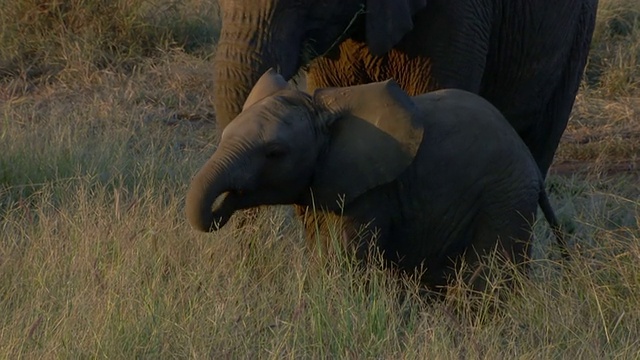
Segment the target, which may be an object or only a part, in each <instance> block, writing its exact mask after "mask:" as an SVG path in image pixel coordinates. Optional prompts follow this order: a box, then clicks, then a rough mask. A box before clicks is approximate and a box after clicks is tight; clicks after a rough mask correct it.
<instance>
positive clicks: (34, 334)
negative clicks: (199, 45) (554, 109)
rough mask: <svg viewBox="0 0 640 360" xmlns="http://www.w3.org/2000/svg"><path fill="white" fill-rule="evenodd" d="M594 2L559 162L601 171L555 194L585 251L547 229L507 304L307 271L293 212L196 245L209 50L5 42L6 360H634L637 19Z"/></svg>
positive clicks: (320, 268)
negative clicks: (557, 248) (594, 18)
mask: <svg viewBox="0 0 640 360" xmlns="http://www.w3.org/2000/svg"><path fill="white" fill-rule="evenodd" d="M42 3H45V2H42ZM184 3H185V5H183V7H180V5H179V3H177V2H175V3H174V2H169V1H157V2H156V3H155V6H159V7H158V8H160V9H165V8H166V9H169V8H171V7H170V6H169V5H173V6H174V7H173V8H172V9H175V12H174V14H183V15H180V16H185V17H190V16H193V14H194V13H192V12H189V11H187V10H185V9H187V8H190V7H189V5H192V7H191V8H192V9H193V8H197V7H198V6H202V9H203V11H202V12H201V14H214V11H215V10H213V9H210V8H207V7H206V4H205V2H202V3H201V2H199V1H195V0H193V1H188V2H184ZM33 4H37V3H36V2H29V1H20V2H6V3H3V4H2V5H3V6H5V7H0V27H2V29H3V34H5V31H7V30H6V29H13V28H15V27H17V26H23V25H24V24H22V23H18V24H16V22H15V21H8V20H7V19H9V20H11V19H22V17H16V16H15V14H16V13H13V12H11V13H10V12H9V11H17V10H16V9H18V8H19V7H20V6H23V7H27V6H33ZM47 4H62V2H59V3H58V2H48V3H47ZM69 4H73V5H74V6H80V5H82V4H92V6H107V3H106V2H105V3H102V2H97V1H96V2H90V1H89V2H79V1H78V2H69ZM109 4H116V5H113V6H120V7H121V10H114V13H115V15H114V16H113V17H114V18H116V19H118V18H121V17H122V16H124V15H127V14H128V12H129V11H132V10H131V9H135V11H140V13H146V10H144V11H143V10H142V9H144V8H145V7H147V8H149V7H148V6H149V4H151V2H140V3H135V4H134V2H127V1H117V2H113V3H109ZM601 4H602V9H601V17H600V21H599V27H598V30H597V31H598V32H597V34H596V41H595V43H594V49H595V50H594V54H593V59H595V60H593V61H591V63H590V65H589V66H590V74H598V78H597V79H596V78H594V77H589V78H588V81H587V82H585V85H584V87H583V89H582V93H581V95H580V96H579V98H578V100H577V105H576V109H575V111H574V115H573V118H572V120H571V122H570V127H569V129H568V131H567V134H566V136H565V138H564V140H563V144H562V145H561V148H560V153H559V157H558V159H559V161H558V163H559V164H562V163H566V162H568V161H574V162H575V161H580V162H581V163H580V164H579V165H578V166H581V167H582V168H585V167H584V164H592V165H591V167H587V168H586V170H585V173H584V174H583V173H578V174H573V175H568V176H551V177H550V178H549V183H548V187H549V191H550V193H551V195H552V201H553V203H554V205H555V207H556V211H557V213H558V214H559V216H560V217H561V219H562V221H563V222H564V223H566V224H567V226H568V230H570V231H571V236H570V238H571V239H570V240H571V242H572V243H573V244H576V245H579V248H578V249H577V250H576V253H575V258H574V259H573V260H572V261H571V262H567V263H559V262H557V261H556V260H554V259H557V254H555V253H554V252H553V251H551V250H550V249H548V248H547V244H548V243H549V242H550V241H552V239H551V238H550V235H549V231H548V227H547V226H546V224H544V223H543V222H541V223H540V224H537V225H536V235H537V238H538V239H539V240H540V241H539V242H537V243H536V249H535V254H536V256H535V260H534V261H533V263H532V267H533V273H532V276H531V277H530V278H528V279H527V278H519V279H518V280H517V286H516V288H517V290H516V291H515V292H514V293H513V294H511V295H508V296H505V297H502V298H489V297H485V298H482V297H473V296H469V295H470V294H469V293H467V292H465V291H464V290H465V289H464V288H457V289H455V291H454V295H452V296H450V297H449V298H448V299H447V301H444V302H438V303H433V304H425V303H423V301H422V300H420V298H419V296H418V295H417V292H418V291H417V290H416V286H415V284H412V283H411V282H410V281H408V280H406V281H398V280H396V278H394V277H393V276H391V275H390V274H388V273H387V272H385V271H382V270H380V269H379V267H375V266H373V267H371V268H368V269H361V268H358V267H357V266H354V264H353V261H352V260H351V259H350V258H349V256H348V255H345V254H342V253H341V252H340V249H334V250H335V251H334V253H332V255H326V254H325V255H322V256H321V255H319V254H311V253H310V251H309V250H308V249H306V248H305V246H304V241H303V240H302V236H301V229H300V227H299V224H298V223H297V222H296V221H294V220H292V219H291V216H290V215H289V209H288V208H286V207H282V208H273V209H270V210H268V211H264V212H263V213H262V215H261V216H260V218H259V219H258V221H257V222H256V223H254V224H251V226H247V227H245V228H243V229H241V230H235V231H234V230H229V229H226V230H223V231H222V232H220V233H217V234H214V235H206V234H199V233H196V232H194V231H192V230H191V229H190V228H189V226H188V225H187V224H186V222H185V221H184V215H183V206H184V204H183V202H184V194H185V192H186V187H187V183H188V181H189V179H190V177H191V176H192V174H193V173H194V172H195V171H196V169H197V168H198V167H199V166H200V165H201V164H202V162H203V161H204V160H205V159H206V158H207V157H208V156H209V154H211V153H212V151H213V145H212V144H214V143H215V137H216V131H215V126H214V125H213V122H212V121H211V120H212V115H211V114H212V108H211V98H210V95H209V94H211V91H210V86H211V79H212V69H211V66H210V63H209V62H208V61H207V59H206V56H205V55H203V54H204V53H205V52H206V51H205V50H202V52H199V51H195V52H194V51H192V50H193V49H191V48H190V49H187V50H184V46H186V45H185V43H180V42H179V41H173V40H171V41H169V40H163V41H165V42H166V43H168V44H169V43H170V44H173V45H168V46H158V47H157V48H156V50H153V49H152V51H149V52H147V51H146V50H145V51H142V50H140V51H139V52H136V53H135V54H134V55H132V56H131V57H128V58H127V55H123V54H121V53H118V52H115V53H110V51H111V50H109V49H110V47H108V46H107V47H106V48H105V47H92V48H91V49H93V50H91V51H95V52H96V53H97V54H103V55H101V56H98V57H97V59H101V58H103V57H110V56H114V57H115V58H116V59H124V60H122V61H120V60H116V61H114V62H108V63H106V65H105V64H101V63H100V62H99V61H98V62H96V60H95V59H96V57H87V58H85V57H83V56H82V54H85V53H84V52H83V51H84V50H82V51H80V52H78V53H75V52H74V51H75V50H72V47H65V46H62V45H61V44H70V43H71V39H73V38H74V36H75V35H74V34H73V33H69V32H68V31H67V30H65V31H63V32H62V33H57V34H58V35H54V34H56V33H55V32H54V33H53V34H52V33H51V31H50V30H47V31H48V32H47V33H46V34H47V36H48V38H47V39H48V40H46V41H49V40H51V39H52V38H54V37H56V36H58V37H59V39H58V40H56V41H57V42H48V44H51V46H52V47H51V48H48V49H49V50H47V51H46V52H40V53H38V52H36V53H37V54H36V55H29V56H27V55H26V54H22V53H21V52H20V50H19V49H18V48H17V47H16V46H17V45H11V46H9V45H10V44H11V42H10V39H9V40H7V37H6V36H5V37H3V38H2V42H3V43H2V44H3V45H5V46H4V47H2V46H0V49H1V50H0V59H2V61H5V60H6V59H13V60H11V61H8V62H2V63H0V64H2V66H0V68H1V69H2V75H1V76H2V80H1V81H2V83H1V84H0V114H1V118H0V329H1V330H0V357H2V358H54V357H55V358H57V357H60V358H78V357H81V358H94V357H106V358H282V357H288V358H327V357H329V358H336V357H340V358H343V357H344V358H629V359H631V358H637V357H638V353H640V341H639V340H638V339H640V330H639V328H638V323H640V310H638V305H637V304H638V303H640V268H639V267H638V266H637V264H638V260H639V259H640V227H639V223H640V203H639V201H638V199H639V198H640V189H639V188H638V186H637V184H638V179H637V172H636V173H632V172H629V173H628V174H627V173H620V172H618V173H615V174H609V175H607V172H606V171H604V170H603V169H605V168H606V167H607V166H608V164H609V163H611V162H614V161H634V160H637V159H638V154H639V153H640V151H639V150H638V137H637V134H638V130H639V129H638V123H639V122H638V111H639V104H638V98H637V97H638V96H639V95H638V92H637V88H634V87H633V84H634V81H635V83H637V79H638V63H637V61H636V62H635V63H632V62H631V59H632V57H630V56H629V55H627V54H626V53H624V52H621V51H618V50H616V49H621V48H629V49H631V48H632V46H631V45H629V44H633V43H635V44H637V43H638V41H640V40H639V37H638V36H636V35H635V34H638V24H637V22H636V23H634V24H635V25H633V27H631V30H628V29H627V28H625V27H624V26H623V27H622V29H623V30H624V29H627V30H624V31H623V30H616V29H618V26H621V25H616V24H618V22H620V23H622V24H627V23H630V20H628V19H636V20H637V16H635V15H633V14H637V5H636V3H635V2H634V1H627V2H622V1H613V0H610V1H606V0H601ZM9 5H11V6H9ZM134 5H135V6H134ZM7 6H8V7H7ZM52 6H53V5H52ZM56 6H61V5H56ZM127 6H128V7H127ZM634 7H635V10H634ZM7 9H8V10H7ZM181 9H182V10H181ZM619 9H626V10H625V11H621V10H619ZM118 11H120V12H118ZM171 11H174V10H171ZM634 11H635V13H634ZM119 14H120V15H119ZM161 14H162V12H159V13H157V14H156V15H157V16H160V17H159V18H163V16H164V15H161ZM603 14H606V16H605V15H603ZM72 15H73V16H72ZM72 15H68V16H71V17H73V18H77V17H81V16H89V15H87V14H75V13H73V14H72ZM121 15H122V16H121ZM91 16H95V15H91ZM207 16H208V15H207ZM634 16H635V17H634ZM124 17H125V18H126V16H124ZM132 18H134V19H135V21H134V22H133V23H135V22H136V21H137V22H142V23H145V21H147V22H146V23H149V22H150V20H148V19H149V18H148V17H136V16H132ZM152 18H153V17H152ZM91 19H93V18H91ZM145 19H147V20H145ZM156 19H157V18H156ZM197 19H200V18H195V20H193V21H195V22H198V21H200V20H197ZM97 20H100V19H97ZM102 21H104V19H102ZM119 21H120V20H119ZM634 21H635V20H634ZM107 23H108V22H104V23H101V22H100V21H96V22H95V24H97V25H95V26H97V27H98V28H105V26H106V25H100V24H107ZM151 23H153V22H151ZM155 24H156V25H157V24H158V23H155ZM168 24H169V25H171V24H173V25H171V26H174V25H175V23H172V22H168ZM32 25H33V26H34V27H35V28H34V29H31V30H30V31H33V33H31V32H27V33H28V34H32V35H30V37H29V38H28V39H27V40H29V41H27V42H28V43H29V44H31V45H29V48H31V49H40V50H42V48H41V45H37V44H39V43H38V41H41V42H43V43H44V41H45V39H36V35H34V34H39V35H38V36H40V35H42V34H44V33H41V32H38V31H44V30H38V29H44V28H45V26H48V28H47V29H52V27H51V26H53V25H47V24H45V23H42V24H41V23H40V22H38V23H37V24H35V25H34V24H32ZM171 26H169V28H171ZM54 28H55V27H54ZM107 28H108V26H107ZM614 30H615V31H614ZM167 31H168V30H166V29H165V30H163V31H161V33H163V34H165V35H166V34H167V33H170V31H168V32H167ZM620 32H622V34H623V35H621V34H620ZM117 33H118V34H121V36H125V39H120V38H118V37H112V35H108V36H107V35H104V34H109V33H108V32H103V33H102V34H103V35H104V37H102V38H104V39H106V40H105V42H106V43H109V42H114V41H117V42H119V41H124V42H125V43H126V42H127V41H129V42H134V41H138V40H135V39H131V38H129V39H126V37H127V36H129V37H131V35H126V34H127V32H126V31H124V32H122V33H120V32H117ZM123 34H124V35H123ZM129 34H131V33H129ZM624 34H626V35H624ZM94 35H95V34H94ZM156 35H157V34H156ZM156 35H149V36H151V37H152V38H153V36H156ZM165 35H162V36H165ZM87 36H88V35H87ZM101 36H102V35H101ZM172 36H173V35H172ZM141 37H144V36H141ZM169 38H170V37H164V39H169ZM87 39H89V38H87ZM7 41H9V42H7ZM11 41H12V40H11ZM83 41H85V40H83ZM86 41H87V43H85V44H84V45H78V46H80V48H82V47H83V46H90V45H91V44H89V43H90V41H88V40H86ZM7 44H9V45H7ZM80 44H82V42H81V43H80ZM141 44H142V42H141ZM622 44H624V46H623V45H622ZM103 45H104V43H103ZM618 45H619V46H620V47H618ZM25 46H27V45H25ZM91 46H93V45H91ZM96 46H97V45H96ZM140 46H142V45H140ZM203 46H205V48H203V49H206V46H207V45H206V44H205V45H203ZM142 47H143V46H142ZM61 49H66V50H64V51H66V52H67V53H66V54H67V55H65V56H66V58H65V56H61V55H60V54H65V53H64V52H63V51H62V50H61ZM105 49H106V50H105ZM136 51H138V50H136ZM114 54H115V55H114ZM30 56H31V57H30ZM147 56H150V57H147ZM15 59H18V60H15ZM65 59H67V60H70V59H76V60H74V61H69V62H66V60H65ZM598 59H599V60H598ZM603 59H609V60H607V61H604V60H603ZM125 60H126V61H125ZM623 63H624V64H626V65H624V66H620V67H616V66H615V64H623ZM50 64H54V65H56V66H57V65H60V69H57V70H51V71H50V70H47V69H48V67H49V66H50ZM124 64H126V65H124ZM605 65H606V66H605ZM594 66H599V68H598V69H597V71H596V70H594V69H593V68H592V67H594ZM607 66H608V67H607ZM35 68H38V69H45V70H40V74H37V73H30V72H29V69H35ZM633 69H635V70H633ZM615 72H619V73H626V74H627V75H626V76H625V77H620V76H618V75H615V74H614V73H615ZM44 74H48V75H44ZM594 76H595V75H594ZM622 78H624V79H626V80H624V81H622V82H621V80H620V79H622ZM45 79H46V81H44V80H45ZM605 79H606V81H605ZM611 79H617V80H615V81H613V80H611ZM634 79H635V80H634ZM634 140H635V141H634ZM319 259H320V260H319ZM550 259H551V260H550ZM496 286H497V288H499V285H496ZM495 305H498V306H497V307H496V306H495Z"/></svg>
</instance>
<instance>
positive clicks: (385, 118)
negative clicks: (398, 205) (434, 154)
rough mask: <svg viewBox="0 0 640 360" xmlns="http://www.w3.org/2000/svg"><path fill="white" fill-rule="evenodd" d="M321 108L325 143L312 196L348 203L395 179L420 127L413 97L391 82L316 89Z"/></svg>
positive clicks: (412, 151) (416, 144) (407, 159)
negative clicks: (327, 134) (340, 198)
mask: <svg viewBox="0 0 640 360" xmlns="http://www.w3.org/2000/svg"><path fill="white" fill-rule="evenodd" d="M314 101H315V102H316V104H317V106H318V107H319V108H321V109H322V108H324V109H325V110H324V111H325V113H327V114H334V116H322V115H321V120H320V121H325V122H326V124H324V125H325V126H326V127H327V128H328V131H329V137H330V140H329V145H328V149H327V153H326V154H325V155H324V158H322V159H320V161H319V165H318V168H317V170H316V177H315V179H314V184H313V186H312V188H313V190H314V193H315V196H316V198H317V199H320V200H324V201H329V203H328V204H327V203H326V202H325V204H327V205H329V206H331V205H332V204H331V203H330V202H331V201H333V200H335V199H336V196H337V195H345V196H346V199H345V201H346V202H347V203H348V202H349V201H351V200H353V199H354V198H356V197H357V196H359V195H361V194H362V193H364V192H365V191H367V190H369V189H371V188H373V187H376V186H379V185H382V184H385V183H388V182H391V181H393V180H395V179H396V178H397V177H398V176H399V175H400V174H401V173H402V172H403V171H404V170H406V168H407V167H408V166H409V165H410V164H411V163H412V162H413V159H414V158H415V156H416V154H417V152H418V149H419V147H420V144H421V142H422V136H423V127H422V124H420V123H419V122H418V119H417V115H418V113H417V109H416V106H415V104H414V103H413V100H411V98H410V97H409V96H408V95H407V94H406V93H405V92H404V91H402V89H400V87H399V86H398V84H396V82H395V81H393V80H389V81H385V82H379V83H372V84H367V85H359V86H353V87H349V88H330V89H322V90H318V91H316V93H315V94H314Z"/></svg>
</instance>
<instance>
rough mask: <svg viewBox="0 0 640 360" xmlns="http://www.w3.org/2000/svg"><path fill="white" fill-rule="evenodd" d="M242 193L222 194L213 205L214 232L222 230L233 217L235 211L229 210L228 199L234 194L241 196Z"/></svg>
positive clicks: (212, 221) (212, 224) (212, 223)
mask: <svg viewBox="0 0 640 360" xmlns="http://www.w3.org/2000/svg"><path fill="white" fill-rule="evenodd" d="M239 193H240V192H238V191H235V190H230V191H225V192H223V193H222V194H220V195H219V196H218V197H217V198H216V199H215V200H214V201H213V204H212V205H211V215H212V219H211V228H212V230H220V229H221V228H222V227H223V226H225V225H226V224H227V222H228V221H229V219H231V216H232V215H233V213H234V211H235V210H233V209H230V208H229V204H228V201H227V200H228V198H229V196H232V194H236V195H237V194H239Z"/></svg>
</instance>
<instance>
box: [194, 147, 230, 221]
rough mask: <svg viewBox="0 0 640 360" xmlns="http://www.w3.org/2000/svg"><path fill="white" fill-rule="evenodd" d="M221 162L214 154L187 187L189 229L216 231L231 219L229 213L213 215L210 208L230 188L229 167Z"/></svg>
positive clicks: (225, 162) (226, 162) (226, 163)
mask: <svg viewBox="0 0 640 360" xmlns="http://www.w3.org/2000/svg"><path fill="white" fill-rule="evenodd" d="M228 164H229V162H228V161H221V159H220V156H219V154H218V152H216V153H215V154H214V155H213V156H212V157H211V158H210V159H209V161H207V163H206V164H205V165H204V166H203V167H202V168H201V169H200V171H198V173H197V174H196V176H195V177H194V178H193V180H192V181H191V185H189V191H188V192H187V199H186V206H185V211H186V215H187V220H188V221H189V224H191V227H193V228H194V229H196V230H199V231H203V232H210V231H213V230H217V226H222V225H224V224H225V223H226V222H227V221H228V220H229V217H231V213H228V214H227V213H220V212H219V213H218V214H217V215H215V214H214V212H213V209H212V206H213V203H214V202H215V201H216V199H217V198H218V197H219V196H220V195H222V194H224V193H225V192H227V191H229V190H230V189H231V188H232V186H231V185H232V180H231V174H232V173H233V171H230V168H231V166H230V165H228Z"/></svg>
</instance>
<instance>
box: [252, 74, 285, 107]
mask: <svg viewBox="0 0 640 360" xmlns="http://www.w3.org/2000/svg"><path fill="white" fill-rule="evenodd" d="M288 88H289V83H287V80H285V79H284V78H283V77H282V75H280V74H278V73H277V72H276V71H275V70H274V69H273V68H270V69H269V70H267V71H266V72H265V73H264V74H263V75H262V76H261V77H260V79H258V82H257V83H256V84H255V85H254V86H253V89H251V92H250V93H249V96H247V100H245V102H244V105H242V111H245V110H247V109H248V108H249V107H251V105H253V104H255V103H257V102H258V101H260V100H262V99H264V98H266V97H267V96H270V95H272V94H275V93H276V92H278V91H280V90H285V89H288Z"/></svg>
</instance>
